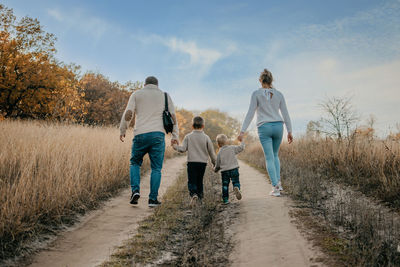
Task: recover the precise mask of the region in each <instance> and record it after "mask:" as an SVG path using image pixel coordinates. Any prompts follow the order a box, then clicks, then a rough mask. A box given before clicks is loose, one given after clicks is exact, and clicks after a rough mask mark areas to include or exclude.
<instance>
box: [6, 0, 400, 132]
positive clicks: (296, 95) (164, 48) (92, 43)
mask: <svg viewBox="0 0 400 267" xmlns="http://www.w3.org/2000/svg"><path fill="white" fill-rule="evenodd" d="M2 2H3V3H4V4H5V5H6V6H8V7H11V8H13V9H14V12H15V13H16V15H17V16H19V17H20V16H24V15H28V16H31V17H35V18H38V19H39V20H40V22H41V23H42V24H43V25H44V26H45V30H46V31H48V32H51V33H54V34H55V35H56V36H57V38H58V41H57V43H56V47H57V50H58V52H57V58H59V59H60V60H62V61H64V62H66V63H70V62H74V63H77V64H79V65H81V66H82V69H83V71H85V70H93V71H99V72H101V73H103V74H105V75H106V76H108V77H109V78H110V79H111V80H118V81H120V82H125V81H128V80H132V81H136V80H139V81H143V80H144V78H145V77H146V76H148V75H155V76H157V77H158V78H159V80H160V87H161V88H162V89H163V90H166V91H168V92H169V93H170V94H171V96H172V97H173V99H174V101H175V103H176V105H177V106H178V107H184V108H187V109H191V110H202V109H205V108H219V109H221V110H223V111H227V112H229V113H230V114H232V115H233V116H235V117H237V118H238V119H240V120H242V119H243V118H244V116H245V113H246V111H247V107H248V104H249V100H250V95H251V92H252V91H253V90H255V89H257V88H258V87H259V84H258V76H259V73H260V71H262V69H263V68H265V67H266V68H268V69H270V70H271V71H272V73H273V74H274V77H275V80H276V81H275V84H274V85H275V87H276V88H277V89H279V90H281V91H282V92H283V93H284V95H285V96H286V100H287V103H288V107H289V112H290V114H291V117H292V121H293V124H294V130H295V132H296V133H301V132H304V130H305V127H306V124H307V122H308V121H309V120H315V119H317V118H318V117H319V116H320V113H321V111H320V110H319V108H318V102H320V101H321V100H322V99H324V97H326V96H352V97H353V103H354V105H355V107H356V108H357V110H358V112H359V113H360V115H361V116H362V118H364V119H365V118H367V117H368V116H369V114H374V115H375V116H376V118H377V127H379V128H380V132H381V133H387V132H389V131H390V129H394V127H395V125H396V123H400V119H399V115H398V114H400V107H399V106H400V105H399V104H400V103H399V100H400V90H399V89H400V88H399V87H400V86H399V85H400V82H399V81H398V78H399V77H400V1H399V0H389V1H367V0H365V1H361V0H352V1H342V0H335V1H331V0H326V1H316V0H312V1H295V0H292V1H233V0H231V1H226V0H219V1H183V0H182V1H154V0H153V1H94V0H93V1H76V0H72V1H54V0H53V1H50V0H49V1H44V0H43V1H40V0H36V1H28V0H25V1H22V0H11V1H9V0H5V1H4V0H3V1H2ZM252 129H253V130H254V129H255V127H254V125H253V126H252Z"/></svg>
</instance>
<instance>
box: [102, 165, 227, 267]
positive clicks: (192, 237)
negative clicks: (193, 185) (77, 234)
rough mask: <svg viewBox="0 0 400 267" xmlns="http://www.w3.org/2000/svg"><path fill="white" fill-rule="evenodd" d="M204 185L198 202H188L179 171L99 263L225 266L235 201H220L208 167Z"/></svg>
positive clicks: (218, 187)
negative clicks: (124, 238)
mask: <svg viewBox="0 0 400 267" xmlns="http://www.w3.org/2000/svg"><path fill="white" fill-rule="evenodd" d="M204 188H205V192H204V194H205V195H204V199H203V201H202V203H198V205H196V206H194V207H191V206H190V198H189V196H188V190H187V175H186V172H183V173H182V174H181V175H180V176H179V178H178V179H177V181H176V183H175V185H173V186H171V187H170V188H169V189H168V191H167V192H166V194H165V195H164V197H163V199H162V201H163V204H162V205H161V206H160V207H158V208H156V209H155V212H154V214H152V215H151V216H149V217H148V218H146V219H145V220H143V221H142V222H141V223H140V226H139V228H138V233H137V234H136V235H135V236H134V237H133V238H132V239H130V240H128V241H126V242H125V244H123V245H122V246H121V247H120V248H118V249H117V251H116V252H115V253H114V254H113V255H112V256H111V258H110V260H109V261H108V262H106V263H104V264H103V265H102V266H103V267H116V266H146V265H149V266H157V265H159V266H228V265H229V254H230V251H231V249H232V243H231V236H230V235H229V234H228V233H226V229H228V226H229V225H230V224H231V223H232V222H233V218H234V216H235V213H234V212H233V209H234V206H235V204H234V203H233V204H231V205H228V206H221V205H220V203H221V196H220V190H221V183H220V177H219V175H218V174H215V173H214V172H212V171H211V169H210V168H207V170H206V174H205V176H204Z"/></svg>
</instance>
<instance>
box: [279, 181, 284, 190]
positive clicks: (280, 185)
mask: <svg viewBox="0 0 400 267" xmlns="http://www.w3.org/2000/svg"><path fill="white" fill-rule="evenodd" d="M278 188H279V191H283V187H282V184H281V181H279V183H278Z"/></svg>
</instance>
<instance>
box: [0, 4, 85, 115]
mask: <svg viewBox="0 0 400 267" xmlns="http://www.w3.org/2000/svg"><path fill="white" fill-rule="evenodd" d="M55 40H56V38H55V37H54V35H52V34H49V33H46V32H45V31H43V29H42V26H41V25H40V23H39V21H38V20H37V19H32V18H30V17H23V18H22V19H20V20H19V21H17V19H16V17H15V16H14V14H13V10H12V9H9V8H6V7H5V6H4V5H1V4H0V113H2V115H3V116H4V117H32V118H48V117H51V118H60V119H61V118H71V119H72V118H76V117H79V115H78V114H79V113H82V112H84V111H83V109H84V103H83V102H82V101H81V100H82V99H81V97H82V92H80V90H79V87H78V79H77V71H78V67H76V66H74V65H65V64H62V63H58V62H57V61H56V60H55V59H54V53H55V51H56V50H55V47H54V42H55Z"/></svg>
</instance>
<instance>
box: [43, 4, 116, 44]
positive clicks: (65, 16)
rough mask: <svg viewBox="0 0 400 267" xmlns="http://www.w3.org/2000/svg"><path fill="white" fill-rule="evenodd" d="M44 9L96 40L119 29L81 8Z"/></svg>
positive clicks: (59, 20)
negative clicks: (66, 9) (64, 9)
mask: <svg viewBox="0 0 400 267" xmlns="http://www.w3.org/2000/svg"><path fill="white" fill-rule="evenodd" d="M46 11H47V14H48V15H49V16H50V17H52V18H53V19H55V20H56V21H58V22H59V23H62V24H64V25H65V26H66V27H67V28H72V29H74V30H77V31H80V32H83V33H85V34H89V35H91V36H93V37H94V38H95V39H97V40H98V39H100V38H102V37H104V36H106V33H108V32H113V33H115V32H119V29H118V28H117V27H115V26H114V25H111V23H109V22H108V21H106V20H104V19H102V18H100V17H97V16H92V15H90V14H88V13H87V12H86V11H85V10H83V9H74V10H69V11H68V12H67V11H62V10H60V9H58V8H48V9H47V10H46Z"/></svg>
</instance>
